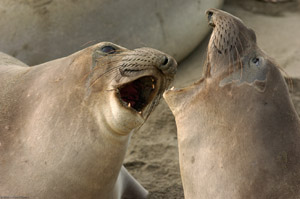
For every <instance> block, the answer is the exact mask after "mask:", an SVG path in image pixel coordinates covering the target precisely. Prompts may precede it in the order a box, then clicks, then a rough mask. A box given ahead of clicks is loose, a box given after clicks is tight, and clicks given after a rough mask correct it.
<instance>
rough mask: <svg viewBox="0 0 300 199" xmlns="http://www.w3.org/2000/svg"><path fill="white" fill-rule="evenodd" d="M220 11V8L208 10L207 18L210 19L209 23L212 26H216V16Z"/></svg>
mask: <svg viewBox="0 0 300 199" xmlns="http://www.w3.org/2000/svg"><path fill="white" fill-rule="evenodd" d="M218 12H219V10H217V9H214V8H211V9H209V10H207V11H206V16H207V20H208V24H209V25H210V26H212V27H215V26H216V24H215V18H216V15H217V13H218Z"/></svg>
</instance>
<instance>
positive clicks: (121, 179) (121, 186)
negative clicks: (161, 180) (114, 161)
mask: <svg viewBox="0 0 300 199" xmlns="http://www.w3.org/2000/svg"><path fill="white" fill-rule="evenodd" d="M115 188H116V190H117V193H116V194H117V195H118V197H117V198H122V199H136V198H139V199H143V198H147V196H148V191H147V190H146V189H145V188H144V187H143V186H142V185H141V184H140V183H139V182H138V181H137V180H136V179H135V178H134V177H133V176H132V175H130V173H129V172H128V171H127V170H126V168H125V167H124V166H122V168H121V170H120V173H119V176H118V179H117V182H116V186H115Z"/></svg>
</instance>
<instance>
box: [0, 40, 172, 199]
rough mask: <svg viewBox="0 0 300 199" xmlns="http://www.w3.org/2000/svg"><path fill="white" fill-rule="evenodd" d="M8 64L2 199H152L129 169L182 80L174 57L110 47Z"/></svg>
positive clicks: (0, 156) (1, 85)
mask: <svg viewBox="0 0 300 199" xmlns="http://www.w3.org/2000/svg"><path fill="white" fill-rule="evenodd" d="M7 59H8V58H7ZM0 63H1V66H0V90H1V92H0V194H1V196H13V197H18V196H20V197H21V196H22V197H28V198H46V199H47V198H49V199H50V198H51V199H53V198H64V199H65V198H105V199H106V198H107V199H110V198H121V197H122V198H145V197H146V196H147V191H146V190H145V189H144V188H143V187H142V186H141V185H140V184H139V183H138V182H137V181H136V180H135V179H134V178H133V177H132V176H130V174H129V173H128V172H127V171H126V169H125V168H124V167H122V163H123V159H124V156H125V152H126V148H127V145H128V141H129V138H130V136H131V134H132V132H133V129H136V128H138V127H139V126H141V125H142V124H143V123H144V122H145V120H146V119H147V117H148V116H149V114H150V113H151V111H152V110H153V109H154V108H155V106H156V105H157V103H158V101H159V99H160V98H161V96H162V93H163V91H164V90H165V89H166V88H168V86H169V84H170V83H171V81H172V80H173V78H174V75H175V72H176V68H177V64H176V61H175V60H174V59H173V58H172V57H170V56H169V55H167V54H165V53H162V52H160V51H157V50H154V49H150V48H139V49H135V50H128V49H126V48H123V47H121V46H118V45H115V44H113V43H108V42H103V43H99V44H97V45H94V46H91V47H89V48H86V49H84V50H82V51H79V52H77V53H75V54H72V55H70V56H68V57H65V58H61V59H57V60H54V61H51V62H47V63H44V64H41V65H38V66H34V67H24V66H20V65H19V64H18V62H16V61H13V60H12V61H7V60H6V61H5V62H4V61H3V62H2V61H1V62H0Z"/></svg>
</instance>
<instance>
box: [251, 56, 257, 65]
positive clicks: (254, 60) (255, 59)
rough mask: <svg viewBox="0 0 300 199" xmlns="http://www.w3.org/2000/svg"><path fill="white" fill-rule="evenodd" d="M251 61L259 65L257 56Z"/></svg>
mask: <svg viewBox="0 0 300 199" xmlns="http://www.w3.org/2000/svg"><path fill="white" fill-rule="evenodd" d="M251 61H252V63H254V64H255V65H256V66H259V58H257V57H255V58H253V59H252V60H251Z"/></svg>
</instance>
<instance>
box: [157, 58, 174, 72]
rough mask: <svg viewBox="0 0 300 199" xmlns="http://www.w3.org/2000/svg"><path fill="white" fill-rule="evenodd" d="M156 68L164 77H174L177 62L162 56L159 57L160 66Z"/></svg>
mask: <svg viewBox="0 0 300 199" xmlns="http://www.w3.org/2000/svg"><path fill="white" fill-rule="evenodd" d="M158 68H159V69H160V70H161V71H162V72H163V73H164V74H165V75H175V73H176V71H177V62H176V60H175V59H174V58H173V57H170V56H167V55H163V56H162V57H161V64H160V65H159V66H158Z"/></svg>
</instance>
